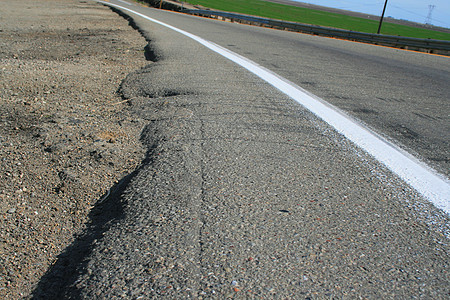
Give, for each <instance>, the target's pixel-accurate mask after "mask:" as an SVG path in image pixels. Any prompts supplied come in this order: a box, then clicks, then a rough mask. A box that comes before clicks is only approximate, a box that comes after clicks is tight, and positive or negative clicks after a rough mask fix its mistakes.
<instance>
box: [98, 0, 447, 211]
mask: <svg viewBox="0 0 450 300" xmlns="http://www.w3.org/2000/svg"><path fill="white" fill-rule="evenodd" d="M98 2H100V3H103V4H106V5H110V6H114V7H116V8H120V9H123V10H125V11H128V12H131V13H133V14H135V15H137V16H140V17H142V18H145V19H147V20H149V21H151V22H154V23H157V24H159V25H162V26H165V27H167V28H169V29H172V30H174V31H177V32H179V33H181V34H183V35H185V36H187V37H189V38H191V39H193V40H195V41H197V42H199V43H200V44H202V45H204V46H205V47H207V48H209V49H211V50H212V51H214V52H216V53H218V54H220V55H222V56H224V57H226V58H228V59H229V60H231V61H233V62H235V63H236V64H238V65H240V66H241V67H243V68H245V69H247V70H248V71H250V72H252V73H253V74H255V75H256V76H258V77H260V78H261V79H263V80H264V81H266V82H267V83H269V84H270V85H272V86H274V87H275V88H277V89H278V90H280V91H281V92H283V93H284V94H286V95H288V96H289V97H291V98H292V99H294V100H295V101H297V102H298V103H299V104H301V105H302V106H304V107H305V108H306V109H308V110H310V111H311V112H312V113H314V114H315V115H316V116H317V117H319V118H320V119H322V120H323V121H325V122H326V123H328V124H329V125H331V126H332V127H334V128H335V129H336V131H338V132H339V133H340V134H342V135H344V136H345V137H346V138H347V139H349V140H350V141H352V142H353V143H354V144H356V145H357V146H358V147H360V148H362V149H363V150H364V151H366V152H367V153H369V154H370V155H372V156H373V157H374V158H376V159H377V160H378V161H379V162H381V163H382V164H384V165H385V166H386V167H388V168H389V169H390V170H391V171H392V172H394V173H395V174H397V175H398V176H399V177H400V178H402V179H403V180H404V181H405V182H406V183H408V184H409V185H410V186H411V187H413V188H414V189H416V190H417V191H418V192H419V193H420V194H422V195H423V196H424V197H426V198H427V199H429V200H430V201H431V202H432V203H433V204H434V205H435V206H436V207H438V208H440V209H442V210H443V211H444V212H446V213H447V214H449V215H450V182H449V180H448V179H447V178H445V177H444V176H442V175H440V174H438V173H437V172H436V171H434V170H432V169H431V168H430V167H428V166H427V165H426V164H424V163H423V162H421V161H420V160H418V159H417V158H415V157H413V156H412V155H410V154H409V153H407V152H406V151H404V150H402V149H400V148H399V147H398V146H396V145H394V144H392V143H391V142H389V141H387V140H386V139H385V138H383V137H381V136H380V135H378V134H377V133H375V132H373V131H372V130H370V129H368V128H366V127H365V126H364V125H362V124H361V123H360V122H358V121H357V120H355V119H353V118H351V117H350V116H348V115H346V114H345V113H344V112H342V111H341V110H339V109H338V108H336V107H334V106H332V105H331V104H329V103H327V102H326V101H324V100H323V99H320V98H319V97H317V96H315V95H313V94H311V93H309V92H307V91H306V90H304V89H303V88H301V87H299V86H298V85H296V84H295V83H292V82H290V81H289V80H287V79H285V78H283V77H281V76H279V75H277V74H275V73H274V72H272V71H270V70H268V69H266V68H264V67H262V66H260V65H258V64H257V63H255V62H253V61H251V60H249V59H247V58H245V57H243V56H241V55H239V54H237V53H234V52H232V51H230V50H228V49H226V48H224V47H222V46H219V45H217V44H215V43H212V42H209V41H207V40H205V39H203V38H201V37H198V36H196V35H193V34H191V33H189V32H186V31H184V30H181V29H179V28H176V27H174V26H171V25H169V24H166V23H163V22H161V21H158V20H156V19H153V18H150V17H148V16H145V15H143V14H141V13H138V12H136V11H133V10H131V9H128V8H125V7H122V6H119V5H115V4H111V3H108V2H104V1H98Z"/></svg>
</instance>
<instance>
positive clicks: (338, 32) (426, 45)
mask: <svg viewBox="0 0 450 300" xmlns="http://www.w3.org/2000/svg"><path fill="white" fill-rule="evenodd" d="M182 12H183V13H187V14H192V15H199V16H206V17H210V18H219V17H221V18H222V19H224V20H227V19H228V20H230V21H231V22H240V23H247V24H253V25H259V26H264V27H271V28H277V29H283V30H290V31H296V32H302V33H308V34H313V35H320V36H327V37H336V38H341V39H346V40H352V41H358V42H364V43H370V44H376V45H383V46H391V47H396V48H402V49H409V50H416V51H422V52H428V53H438V54H444V55H450V41H443V40H433V39H419V38H411V37H402V36H392V35H382V34H374V33H365V32H357V31H351V30H344V29H336V28H329V27H323V26H316V25H308V24H301V23H294V22H287V21H280V20H273V19H267V18H262V17H255V16H249V15H242V14H236V13H229V12H223V11H213V10H188V9H184V10H182Z"/></svg>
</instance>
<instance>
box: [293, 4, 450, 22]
mask: <svg viewBox="0 0 450 300" xmlns="http://www.w3.org/2000/svg"><path fill="white" fill-rule="evenodd" d="M296 1H299V2H306V3H311V4H317V5H323V6H328V7H335V8H341V9H347V10H352V11H358V12H364V13H368V14H372V15H377V16H381V13H382V11H383V6H384V2H385V0H296ZM429 5H435V8H434V10H433V12H432V15H431V24H433V25H436V26H441V27H447V28H450V0H388V4H387V8H386V13H385V17H388V16H391V17H393V18H396V19H404V20H409V21H414V22H419V23H425V21H426V20H427V16H428V12H429V7H428V6H429Z"/></svg>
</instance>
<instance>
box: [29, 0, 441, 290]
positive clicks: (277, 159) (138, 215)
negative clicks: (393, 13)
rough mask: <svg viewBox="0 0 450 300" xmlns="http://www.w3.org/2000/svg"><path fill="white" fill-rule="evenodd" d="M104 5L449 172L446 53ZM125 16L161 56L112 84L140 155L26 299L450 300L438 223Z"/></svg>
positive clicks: (318, 137) (342, 142) (267, 95)
mask: <svg viewBox="0 0 450 300" xmlns="http://www.w3.org/2000/svg"><path fill="white" fill-rule="evenodd" d="M110 3H117V4H120V5H124V6H127V8H131V7H132V8H133V9H137V10H138V11H139V12H140V13H143V14H146V15H149V16H151V17H153V18H155V19H158V20H160V21H162V22H165V23H169V24H171V25H173V26H176V27H178V28H181V29H183V30H186V31H188V32H191V33H193V34H196V35H199V36H201V37H203V38H205V39H208V40H211V41H213V42H215V43H217V44H219V45H222V46H224V47H227V48H229V49H231V50H233V51H235V52H237V53H239V54H241V55H243V56H245V57H247V58H249V59H251V60H254V61H256V62H257V63H259V64H260V65H263V66H265V67H266V68H268V69H270V70H272V71H274V72H276V73H278V74H280V75H281V76H283V77H286V78H287V79H289V80H291V81H292V82H295V83H297V84H298V85H300V86H303V87H304V88H306V89H307V90H308V91H310V92H312V93H314V94H316V95H318V96H320V97H322V98H323V99H325V100H326V101H329V102H331V103H333V104H334V105H336V106H338V107H340V108H342V109H344V110H346V111H347V112H348V113H349V114H352V115H354V116H356V117H358V118H360V119H361V120H362V121H363V122H365V123H367V124H368V125H370V126H372V127H373V128H375V130H377V131H379V132H380V133H382V134H383V135H386V136H388V137H390V138H391V139H393V140H395V141H398V142H399V143H401V144H402V145H403V147H405V148H406V149H408V150H409V151H411V152H414V153H417V154H418V155H420V156H421V157H423V158H424V159H425V160H427V161H428V162H431V163H433V166H434V167H435V168H436V169H439V170H440V171H441V172H442V173H444V174H447V175H448V159H447V158H446V157H448V156H447V155H448V140H449V138H448V137H449V122H448V118H449V107H448V99H447V97H448V95H449V94H450V87H449V85H448V82H449V75H450V72H449V71H450V60H449V58H446V57H439V56H430V55H426V54H421V53H413V52H406V51H401V50H395V49H389V48H382V47H375V46H370V45H363V44H356V43H349V42H344V41H339V40H333V39H325V38H319V37H313V36H306V35H300V34H295V33H289V32H282V31H275V30H269V29H263V28H258V27H250V26H243V25H237V24H229V23H224V22H218V21H212V20H207V19H198V18H194V17H190V16H184V15H180V14H174V13H169V12H163V11H158V10H155V9H149V8H143V7H141V6H138V5H126V4H124V2H123V1H120V2H119V1H117V2H115V1H110ZM130 15H131V14H130ZM131 17H132V18H133V23H135V24H136V26H137V27H139V29H140V30H141V32H142V33H143V34H144V35H145V36H146V37H147V38H148V39H149V41H150V46H149V47H148V48H147V52H146V55H147V57H148V58H149V59H152V60H153V61H154V62H151V63H149V65H148V67H146V68H144V69H142V70H139V71H137V72H134V73H132V74H130V75H129V76H128V77H127V79H126V80H125V81H124V82H123V84H122V86H121V88H120V91H121V93H122V94H123V97H124V99H129V100H130V105H131V107H132V109H133V110H134V111H135V112H136V114H138V115H139V116H140V117H142V118H145V119H146V120H147V121H148V125H147V126H146V127H145V128H144V129H143V133H142V141H143V143H144V144H145V145H147V147H148V155H147V159H146V161H144V162H143V164H142V166H141V168H139V169H138V170H137V171H136V172H135V173H133V174H130V176H129V177H128V178H126V179H125V180H124V181H123V182H122V184H121V185H119V186H118V187H117V189H116V190H115V191H113V192H112V194H111V196H110V197H108V198H107V199H106V200H105V201H104V202H103V203H100V204H99V205H98V206H97V207H96V208H95V209H94V210H93V213H92V222H91V224H90V225H89V227H88V229H87V231H86V233H85V234H84V235H83V236H82V237H80V239H79V240H78V241H77V242H76V243H75V244H74V245H72V246H71V247H70V248H68V249H67V250H66V251H65V253H64V254H63V256H62V257H61V258H60V260H59V261H58V262H57V264H55V266H54V267H53V269H52V270H50V272H49V273H48V274H47V276H46V277H45V278H43V279H42V282H41V284H40V285H39V287H38V289H37V290H36V291H35V297H36V298H44V297H47V298H58V297H62V296H66V297H69V296H71V297H75V298H79V297H81V298H88V299H91V298H108V299H109V298H112V297H126V298H133V299H146V298H151V297H155V298H171V299H175V298H183V299H189V298H195V299H205V298H217V299H224V298H227V297H229V298H239V299H240V298H264V299H272V298H274V299H307V298H309V299H324V298H345V299H346V298H369V299H379V298H384V299H390V298H425V299H445V298H448V297H449V291H450V284H449V274H448V262H449V246H448V237H449V225H448V224H449V223H448V221H449V218H448V215H447V214H445V213H444V212H443V211H441V210H439V209H437V208H436V207H434V206H433V205H432V204H431V203H430V202H429V201H428V200H427V199H424V198H422V197H421V196H420V195H419V194H417V193H416V192H415V191H414V190H413V189H412V188H410V187H408V186H407V185H405V184H404V183H403V182H402V181H401V180H400V179H398V178H397V177H396V176H395V175H394V174H392V173H391V172H390V171H389V170H388V169H387V168H386V167H384V166H382V165H380V164H379V163H378V162H377V161H376V160H374V159H373V158H372V157H370V156H369V155H367V154H366V153H365V152H364V151H362V150H361V149H359V148H356V147H355V146H354V145H353V144H352V143H351V142H349V141H348V140H346V139H345V138H344V137H343V136H342V135H340V134H338V133H336V132H335V131H334V130H333V129H332V128H331V127H330V126H329V125H327V124H326V123H324V122H322V121H321V120H319V119H318V118H317V117H316V116H315V115H313V114H312V113H310V112H309V111H307V110H306V109H304V108H303V107H302V106H300V105H298V104H297V103H295V102H294V101H293V100H292V99H290V98H289V97H287V96H286V95H284V94H282V93H281V92H279V91H278V90H276V89H275V88H273V87H272V86H270V85H269V84H267V83H266V82H264V81H262V80H261V79H260V78H258V77H257V76H255V75H253V74H251V73H249V72H248V71H246V70H244V69H243V68H240V67H238V66H237V65H236V64H234V63H233V62H231V61H229V60H227V59H225V58H224V57H222V56H220V55H218V54H216V53H214V52H212V51H210V50H208V49H206V48H205V47H204V46H202V45H200V44H199V43H197V42H195V41H193V40H191V39H189V38H187V37H185V36H183V35H181V34H180V33H177V32H175V31H172V30H170V29H168V28H166V27H163V26H161V25H158V24H155V23H152V22H149V21H148V20H146V19H143V18H141V17H136V16H133V15H131ZM447 201H448V200H447Z"/></svg>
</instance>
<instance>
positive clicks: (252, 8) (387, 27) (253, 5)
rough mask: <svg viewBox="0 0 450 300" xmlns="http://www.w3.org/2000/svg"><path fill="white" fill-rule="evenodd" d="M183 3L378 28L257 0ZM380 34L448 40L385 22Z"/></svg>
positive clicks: (445, 36)
mask: <svg viewBox="0 0 450 300" xmlns="http://www.w3.org/2000/svg"><path fill="white" fill-rule="evenodd" d="M185 2H188V3H191V4H195V5H197V4H199V5H202V6H205V7H209V8H211V9H217V10H223V11H229V12H237V13H242V14H248V15H254V16H260V17H265V18H272V19H279V20H285V21H291V22H299V23H305V24H312V25H320V26H327V27H334V28H341V29H347V30H353V31H361V32H368V33H376V32H377V29H378V22H377V21H372V20H366V19H363V18H357V17H350V16H346V15H342V14H336V13H330V12H324V11H320V10H314V9H308V8H301V7H295V6H289V5H283V4H278V3H272V2H266V1H261V0H187V1H185ZM381 33H382V34H388V35H399V36H408V37H416V38H429V39H437V40H450V34H449V33H444V32H438V31H433V30H427V29H421V28H414V27H410V26H404V25H397V24H390V23H386V22H383V27H382V29H381Z"/></svg>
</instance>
